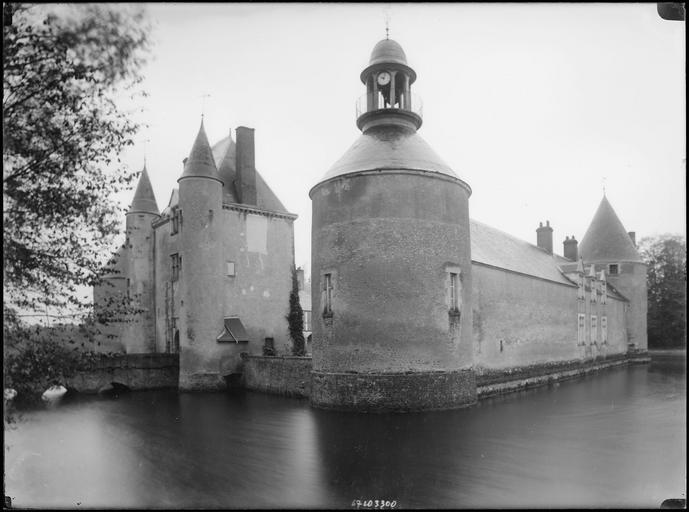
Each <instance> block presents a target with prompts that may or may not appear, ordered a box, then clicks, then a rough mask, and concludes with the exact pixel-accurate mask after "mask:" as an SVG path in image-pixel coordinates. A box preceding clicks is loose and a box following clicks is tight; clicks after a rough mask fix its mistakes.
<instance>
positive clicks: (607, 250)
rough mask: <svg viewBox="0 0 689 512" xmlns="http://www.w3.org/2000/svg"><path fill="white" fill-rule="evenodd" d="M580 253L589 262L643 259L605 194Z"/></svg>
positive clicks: (582, 240)
mask: <svg viewBox="0 0 689 512" xmlns="http://www.w3.org/2000/svg"><path fill="white" fill-rule="evenodd" d="M579 254H580V255H581V257H582V258H584V261H585V262H587V263H588V262H599V261H632V262H641V261H642V260H641V256H639V252H638V251H637V250H636V247H634V243H633V242H632V239H631V238H629V234H628V233H627V231H626V230H625V229H624V226H623V225H622V222H621V221H620V219H619V218H618V217H617V214H616V213H615V210H613V208H612V206H611V205H610V202H609V201H608V198H607V197H605V196H603V200H602V201H601V202H600V205H599V206H598V210H596V214H595V215H594V216H593V220H592V221H591V224H590V225H589V228H588V230H587V231H586V234H585V235H584V238H582V239H581V243H580V244H579Z"/></svg>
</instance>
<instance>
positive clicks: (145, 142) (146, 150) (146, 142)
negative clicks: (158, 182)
mask: <svg viewBox="0 0 689 512" xmlns="http://www.w3.org/2000/svg"><path fill="white" fill-rule="evenodd" d="M149 142H151V139H145V140H144V169H146V155H147V153H148V143H149Z"/></svg>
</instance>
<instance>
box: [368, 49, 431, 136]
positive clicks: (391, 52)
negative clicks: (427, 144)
mask: <svg viewBox="0 0 689 512" xmlns="http://www.w3.org/2000/svg"><path fill="white" fill-rule="evenodd" d="M415 80H416V72H415V71H414V70H413V69H412V68H410V67H409V66H408V65H407V56H406V55H405V54H404V50H403V49H402V47H401V46H400V45H399V43H397V42H396V41H393V40H392V39H383V40H382V41H379V42H378V44H376V46H375V47H374V48H373V52H371V59H370V61H369V63H368V66H367V67H366V69H364V70H363V71H362V72H361V81H362V82H363V83H364V85H365V86H366V94H365V95H364V96H362V97H361V98H360V99H359V102H358V103H357V121H356V124H357V126H358V127H359V129H360V130H361V131H362V132H365V131H366V130H368V129H369V128H372V127H374V126H381V125H397V126H403V127H406V128H409V129H412V130H414V131H415V130H417V129H418V128H419V127H420V126H421V123H422V119H421V112H422V110H421V101H420V100H419V98H417V97H415V96H414V97H413V96H412V92H411V84H413V83H414V81H415Z"/></svg>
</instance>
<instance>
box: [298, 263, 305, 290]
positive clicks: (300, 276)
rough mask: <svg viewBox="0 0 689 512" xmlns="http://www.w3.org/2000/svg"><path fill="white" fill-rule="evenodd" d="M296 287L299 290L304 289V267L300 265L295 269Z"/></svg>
mask: <svg viewBox="0 0 689 512" xmlns="http://www.w3.org/2000/svg"><path fill="white" fill-rule="evenodd" d="M297 289H298V290H299V291H301V290H303V289H304V269H303V268H301V267H299V268H298V269H297Z"/></svg>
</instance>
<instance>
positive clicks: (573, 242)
mask: <svg viewBox="0 0 689 512" xmlns="http://www.w3.org/2000/svg"><path fill="white" fill-rule="evenodd" d="M562 245H563V247H564V249H563V251H562V255H563V256H564V257H565V258H567V259H568V260H572V261H577V258H578V257H579V255H578V254H577V252H578V250H579V242H577V239H576V238H574V235H572V238H570V237H566V238H565V241H564V242H562Z"/></svg>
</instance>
